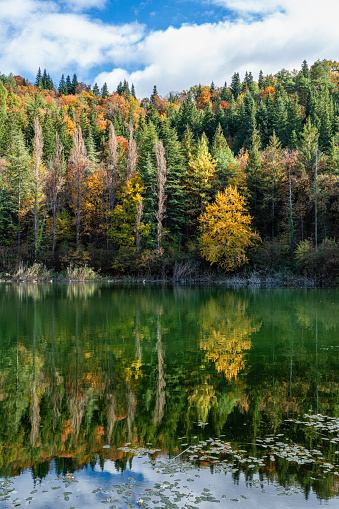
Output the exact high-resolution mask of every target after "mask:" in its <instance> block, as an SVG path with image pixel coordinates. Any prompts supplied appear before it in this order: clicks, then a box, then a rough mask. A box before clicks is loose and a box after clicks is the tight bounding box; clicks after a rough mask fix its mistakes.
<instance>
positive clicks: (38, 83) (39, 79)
mask: <svg viewBox="0 0 339 509" xmlns="http://www.w3.org/2000/svg"><path fill="white" fill-rule="evenodd" d="M35 85H36V86H37V87H39V88H42V86H43V83H42V74H41V69H40V67H39V69H38V73H37V75H36V78H35Z"/></svg>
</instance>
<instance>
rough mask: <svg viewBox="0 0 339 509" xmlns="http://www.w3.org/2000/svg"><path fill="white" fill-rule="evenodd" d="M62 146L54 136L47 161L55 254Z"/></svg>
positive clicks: (53, 249) (61, 186)
mask: <svg viewBox="0 0 339 509" xmlns="http://www.w3.org/2000/svg"><path fill="white" fill-rule="evenodd" d="M63 149H64V147H63V145H62V143H61V141H60V138H59V135H58V133H56V135H55V156H54V157H53V158H52V159H50V160H49V161H48V165H47V170H48V171H47V178H46V199H47V204H48V205H47V206H48V208H49V210H51V211H52V216H53V244H52V251H53V254H54V253H55V244H56V230H57V221H58V212H59V210H60V207H61V204H62V194H61V191H62V189H63V186H64V183H65V179H64V175H63V170H64V160H63V154H62V153H63Z"/></svg>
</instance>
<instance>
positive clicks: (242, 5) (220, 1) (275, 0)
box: [210, 0, 298, 14]
mask: <svg viewBox="0 0 339 509" xmlns="http://www.w3.org/2000/svg"><path fill="white" fill-rule="evenodd" d="M210 1H211V3H212V4H215V5H220V6H222V7H226V8H227V9H230V10H232V11H235V12H238V13H256V14H259V13H260V14H263V13H264V14H266V13H268V12H274V11H276V10H278V9H284V7H285V5H286V3H287V2H286V0H210ZM295 1H298V0H295Z"/></svg>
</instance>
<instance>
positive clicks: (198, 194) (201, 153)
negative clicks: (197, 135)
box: [186, 134, 216, 220]
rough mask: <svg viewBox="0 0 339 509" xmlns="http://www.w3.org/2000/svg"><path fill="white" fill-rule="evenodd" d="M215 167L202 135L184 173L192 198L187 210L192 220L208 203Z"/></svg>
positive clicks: (206, 142) (205, 138)
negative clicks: (195, 152)
mask: <svg viewBox="0 0 339 509" xmlns="http://www.w3.org/2000/svg"><path fill="white" fill-rule="evenodd" d="M215 166H216V161H215V160H214V159H213V158H212V156H211V154H210V153H209V150H208V140H207V137H206V135H205V134H203V135H202V137H201V140H200V141H199V143H198V149H197V154H196V155H195V156H194V157H192V158H191V159H190V161H189V163H188V170H187V173H186V182H187V187H188V189H189V191H190V194H191V197H192V203H191V204H190V208H189V210H190V214H191V215H193V220H195V219H196V217H197V216H198V215H199V213H201V212H202V211H203V209H204V207H205V206H206V204H207V203H208V202H209V201H210V197H211V194H212V191H213V186H214V184H215V178H216V175H215Z"/></svg>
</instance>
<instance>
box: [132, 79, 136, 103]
mask: <svg viewBox="0 0 339 509" xmlns="http://www.w3.org/2000/svg"><path fill="white" fill-rule="evenodd" d="M131 96H132V97H134V99H136V95H135V88H134V84H133V83H132V88H131Z"/></svg>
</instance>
